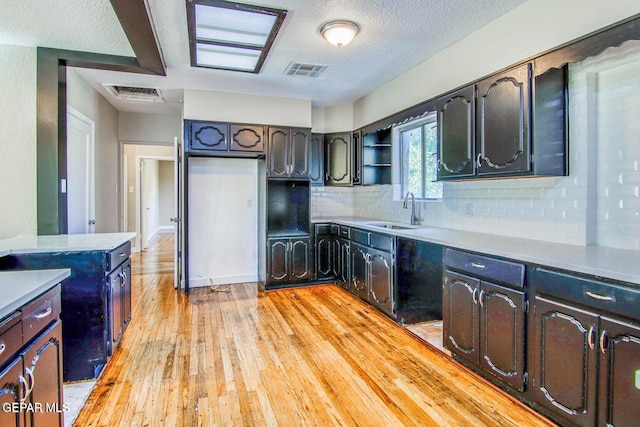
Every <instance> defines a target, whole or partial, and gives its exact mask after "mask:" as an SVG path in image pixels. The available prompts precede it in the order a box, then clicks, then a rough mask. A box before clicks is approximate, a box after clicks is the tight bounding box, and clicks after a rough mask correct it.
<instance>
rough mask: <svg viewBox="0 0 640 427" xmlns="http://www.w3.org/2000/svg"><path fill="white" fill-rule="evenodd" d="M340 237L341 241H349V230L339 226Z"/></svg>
mask: <svg viewBox="0 0 640 427" xmlns="http://www.w3.org/2000/svg"><path fill="white" fill-rule="evenodd" d="M340 237H342V238H343V239H351V229H350V228H349V227H346V226H344V225H341V226H340Z"/></svg>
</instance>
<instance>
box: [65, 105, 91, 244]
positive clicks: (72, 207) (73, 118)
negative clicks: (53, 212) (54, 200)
mask: <svg viewBox="0 0 640 427" xmlns="http://www.w3.org/2000/svg"><path fill="white" fill-rule="evenodd" d="M94 132H95V123H94V122H93V120H91V119H89V118H88V117H86V116H84V115H83V114H81V113H80V112H78V111H76V110H74V109H73V108H71V107H68V108H67V233H68V234H83V233H95V231H96V228H95V225H96V216H95V210H96V199H95V160H94V150H95V143H94V141H95V137H94Z"/></svg>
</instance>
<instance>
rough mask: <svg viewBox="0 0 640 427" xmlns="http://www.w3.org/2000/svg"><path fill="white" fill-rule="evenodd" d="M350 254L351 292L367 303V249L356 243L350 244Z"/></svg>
mask: <svg viewBox="0 0 640 427" xmlns="http://www.w3.org/2000/svg"><path fill="white" fill-rule="evenodd" d="M350 252H351V256H350V260H351V262H350V267H351V268H350V270H351V284H350V289H351V292H352V293H353V294H355V295H357V296H358V297H360V298H362V299H363V300H365V301H367V300H368V296H369V288H368V286H367V270H368V265H367V253H368V252H367V248H366V247H365V246H363V245H359V244H357V243H351V250H350Z"/></svg>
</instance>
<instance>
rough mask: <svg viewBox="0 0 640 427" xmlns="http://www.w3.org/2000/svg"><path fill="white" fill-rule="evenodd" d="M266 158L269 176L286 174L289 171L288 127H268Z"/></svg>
mask: <svg viewBox="0 0 640 427" xmlns="http://www.w3.org/2000/svg"><path fill="white" fill-rule="evenodd" d="M267 159H268V164H269V170H268V173H269V176H272V177H279V176H287V174H288V173H289V171H288V168H289V129H282V128H269V150H268V153H267Z"/></svg>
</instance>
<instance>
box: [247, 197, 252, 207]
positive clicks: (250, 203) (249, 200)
mask: <svg viewBox="0 0 640 427" xmlns="http://www.w3.org/2000/svg"><path fill="white" fill-rule="evenodd" d="M247 207H248V208H252V207H253V199H247Z"/></svg>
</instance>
